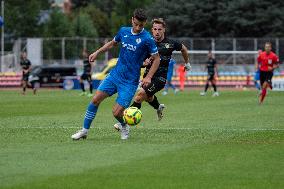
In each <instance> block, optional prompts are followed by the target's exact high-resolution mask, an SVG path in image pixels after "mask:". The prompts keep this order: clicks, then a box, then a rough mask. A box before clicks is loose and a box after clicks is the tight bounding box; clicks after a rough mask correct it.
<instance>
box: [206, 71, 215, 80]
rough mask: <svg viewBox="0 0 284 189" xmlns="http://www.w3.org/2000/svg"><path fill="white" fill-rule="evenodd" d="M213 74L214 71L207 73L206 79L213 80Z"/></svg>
mask: <svg viewBox="0 0 284 189" xmlns="http://www.w3.org/2000/svg"><path fill="white" fill-rule="evenodd" d="M214 75H215V73H208V78H207V80H208V81H212V80H214Z"/></svg>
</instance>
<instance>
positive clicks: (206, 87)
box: [204, 83, 209, 92]
mask: <svg viewBox="0 0 284 189" xmlns="http://www.w3.org/2000/svg"><path fill="white" fill-rule="evenodd" d="M208 87H209V84H208V83H206V85H205V89H204V92H206V91H207V90H208Z"/></svg>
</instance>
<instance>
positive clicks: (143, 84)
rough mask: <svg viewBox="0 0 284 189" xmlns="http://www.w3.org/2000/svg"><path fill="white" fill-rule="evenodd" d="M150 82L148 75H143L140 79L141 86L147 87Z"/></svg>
mask: <svg viewBox="0 0 284 189" xmlns="http://www.w3.org/2000/svg"><path fill="white" fill-rule="evenodd" d="M150 83H151V78H150V77H147V76H146V77H145V78H144V79H143V80H142V86H143V87H147V86H148V85H149V84H150Z"/></svg>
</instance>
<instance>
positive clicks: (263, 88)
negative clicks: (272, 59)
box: [258, 71, 267, 104]
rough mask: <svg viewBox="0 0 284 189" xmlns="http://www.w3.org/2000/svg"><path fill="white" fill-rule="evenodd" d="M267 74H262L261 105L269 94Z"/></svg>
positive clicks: (259, 100)
mask: <svg viewBox="0 0 284 189" xmlns="http://www.w3.org/2000/svg"><path fill="white" fill-rule="evenodd" d="M266 78H267V72H263V71H261V72H260V86H261V93H260V94H259V98H258V102H259V104H261V103H262V102H263V100H264V98H265V96H266V93H267V82H266V80H267V79H266Z"/></svg>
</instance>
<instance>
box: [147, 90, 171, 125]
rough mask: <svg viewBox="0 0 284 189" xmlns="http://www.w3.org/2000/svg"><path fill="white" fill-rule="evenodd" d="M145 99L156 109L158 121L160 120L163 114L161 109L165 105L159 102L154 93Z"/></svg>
mask: <svg viewBox="0 0 284 189" xmlns="http://www.w3.org/2000/svg"><path fill="white" fill-rule="evenodd" d="M146 101H147V102H148V103H149V104H150V105H151V106H152V107H153V108H154V109H155V110H156V111H157V117H158V121H160V120H161V119H162V118H163V116H164V115H163V110H164V109H165V107H166V106H165V105H164V104H160V102H159V100H158V98H157V96H156V95H154V96H151V97H148V99H147V100H146Z"/></svg>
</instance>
